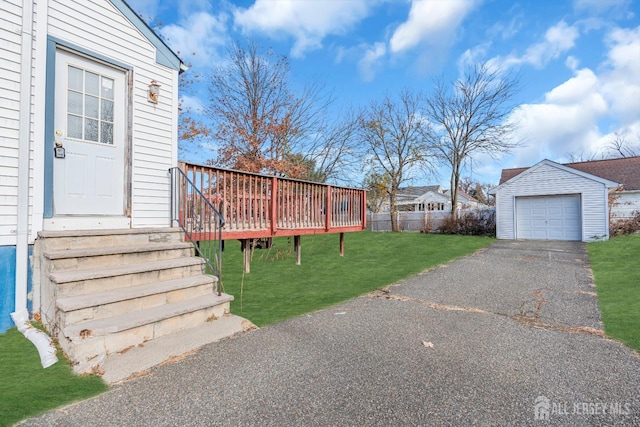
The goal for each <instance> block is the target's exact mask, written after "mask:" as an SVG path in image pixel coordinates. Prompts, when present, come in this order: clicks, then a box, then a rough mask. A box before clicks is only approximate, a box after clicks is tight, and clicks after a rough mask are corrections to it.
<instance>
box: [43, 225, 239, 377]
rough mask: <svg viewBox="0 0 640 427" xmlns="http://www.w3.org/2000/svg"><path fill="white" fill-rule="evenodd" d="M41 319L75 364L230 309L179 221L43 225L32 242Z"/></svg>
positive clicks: (86, 366)
mask: <svg viewBox="0 0 640 427" xmlns="http://www.w3.org/2000/svg"><path fill="white" fill-rule="evenodd" d="M34 272H36V273H37V274H38V275H39V278H40V285H41V286H40V289H41V295H40V301H41V309H40V310H41V315H42V319H43V322H44V323H45V325H46V326H47V327H48V328H49V330H50V332H51V333H52V335H53V336H54V337H55V338H56V339H57V340H58V342H59V344H60V346H61V347H62V349H63V350H64V351H65V353H66V354H67V356H68V357H69V359H70V360H71V361H72V363H73V365H74V370H75V371H76V372H101V371H102V366H103V365H104V363H105V361H106V360H107V359H108V358H109V357H110V356H111V355H116V354H121V353H123V352H126V351H128V350H129V349H131V348H133V347H137V346H143V345H145V343H147V342H150V341H153V340H157V339H159V338H160V337H166V336H169V335H171V334H174V333H176V332H177V331H181V330H186V329H190V328H194V327H197V326H199V325H203V324H206V323H210V322H215V321H216V319H220V318H222V317H224V316H225V314H227V313H228V312H229V303H230V301H232V300H233V297H232V296H230V295H225V294H222V295H221V296H218V294H217V292H216V283H217V280H218V279H217V277H214V276H211V275H208V274H206V271H205V263H204V261H203V260H202V259H201V258H198V257H196V256H195V254H194V249H193V247H192V246H191V244H189V243H185V242H184V239H183V235H182V233H181V232H179V231H177V230H176V229H169V228H168V229H146V230H145V229H135V230H93V231H92V230H83V231H77V232H73V231H64V232H42V233H40V234H39V238H38V239H37V240H36V245H35V247H34Z"/></svg>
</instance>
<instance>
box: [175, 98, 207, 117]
mask: <svg viewBox="0 0 640 427" xmlns="http://www.w3.org/2000/svg"><path fill="white" fill-rule="evenodd" d="M180 105H181V107H182V109H183V110H188V111H191V112H193V113H196V114H203V112H204V107H203V105H202V101H201V100H200V99H199V98H197V97H194V96H189V95H181V96H180Z"/></svg>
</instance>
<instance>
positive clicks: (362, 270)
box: [222, 231, 495, 326]
mask: <svg viewBox="0 0 640 427" xmlns="http://www.w3.org/2000/svg"><path fill="white" fill-rule="evenodd" d="M494 241H495V240H494V239H491V238H487V237H476V236H453V235H436V234H419V233H374V232H367V231H364V232H360V233H346V234H345V255H344V257H341V256H340V254H339V235H338V234H322V235H315V236H302V251H301V253H302V265H296V264H295V253H294V251H293V238H285V237H282V238H276V239H274V245H273V247H272V248H271V249H256V250H254V252H253V260H252V262H251V273H250V274H243V273H242V253H241V251H240V244H239V242H237V241H227V242H225V243H226V247H225V250H224V252H223V257H222V258H223V271H222V277H223V283H224V291H225V292H226V293H228V294H231V295H233V296H234V297H235V300H234V301H233V302H232V303H231V311H232V313H234V314H237V315H239V316H242V317H245V318H247V319H249V320H251V321H252V322H253V323H255V324H256V325H258V326H264V325H266V324H269V323H273V322H277V321H280V320H283V319H287V318H290V317H293V316H299V315H301V314H304V313H308V312H311V311H315V310H318V309H321V308H324V307H328V306H331V305H334V304H337V303H339V302H342V301H346V300H348V299H351V298H354V297H356V296H359V295H362V294H365V293H367V292H370V291H373V290H375V289H379V288H382V287H384V286H387V285H389V284H392V283H394V282H396V281H398V280H400V279H403V278H406V277H409V276H412V275H414V274H417V273H419V272H421V271H424V270H426V269H428V268H431V267H435V266H437V265H440V264H443V263H446V262H449V261H451V260H452V259H455V258H459V257H462V256H465V255H468V254H470V253H472V252H475V251H476V250H478V249H480V248H482V247H484V246H487V245H489V244H491V243H493V242H494Z"/></svg>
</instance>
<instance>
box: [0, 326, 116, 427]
mask: <svg viewBox="0 0 640 427" xmlns="http://www.w3.org/2000/svg"><path fill="white" fill-rule="evenodd" d="M58 358H60V360H59V361H58V363H56V364H55V365H53V366H51V367H49V368H47V369H43V368H42V365H41V364H40V356H39V355H38V350H36V348H35V346H34V345H33V344H32V343H31V342H30V341H28V340H27V339H26V338H25V337H24V336H23V335H22V334H21V333H20V332H18V330H17V329H16V328H12V329H9V331H7V333H6V334H1V335H0V426H10V425H13V424H15V423H16V422H18V421H20V420H23V419H25V418H29V417H32V416H35V415H38V414H40V413H42V412H46V411H48V410H51V409H54V408H56V407H58V406H62V405H65V404H68V403H71V402H74V401H77V400H82V399H86V398H88V397H91V396H94V395H96V394H99V393H101V392H103V391H105V390H107V388H108V387H107V385H106V384H105V383H104V382H103V381H102V380H101V379H100V378H98V377H96V376H78V375H75V374H74V373H73V372H72V371H71V367H70V366H69V365H68V364H67V363H65V360H64V359H63V358H62V357H61V354H60V352H58Z"/></svg>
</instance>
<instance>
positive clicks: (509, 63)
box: [129, 0, 640, 186]
mask: <svg viewBox="0 0 640 427" xmlns="http://www.w3.org/2000/svg"><path fill="white" fill-rule="evenodd" d="M129 4H130V5H131V7H132V8H133V9H134V10H135V11H136V12H138V13H140V14H141V15H142V16H143V17H145V18H156V19H159V20H160V21H161V22H162V26H161V30H160V32H161V33H162V35H163V36H164V37H165V38H166V40H167V43H168V44H169V46H171V47H172V48H173V49H174V50H175V51H176V52H178V53H179V54H180V56H181V57H182V58H183V60H184V61H185V62H190V63H191V64H192V72H197V73H199V74H205V75H206V74H207V73H209V72H210V70H211V66H212V65H213V64H216V63H219V62H220V61H222V60H223V59H224V52H225V49H226V47H227V46H228V43H229V42H230V41H231V40H233V39H238V38H242V37H249V38H251V39H253V40H255V41H258V42H259V43H261V44H262V45H266V46H272V47H273V49H274V50H275V51H276V52H278V53H282V54H286V55H287V56H289V58H290V61H291V69H292V75H293V78H294V79H295V80H296V81H298V82H301V83H302V82H305V81H310V80H314V79H320V80H322V81H324V82H325V86H326V88H327V89H331V90H333V91H334V93H335V94H336V95H337V98H338V103H339V104H341V105H342V106H344V107H354V108H358V107H361V106H366V105H367V104H368V102H369V101H370V100H372V99H379V98H381V97H382V96H384V94H386V93H390V94H394V93H397V92H399V91H400V90H401V89H402V88H405V87H406V88H411V89H416V90H421V91H424V92H425V93H427V94H428V93H429V92H430V90H431V87H432V82H433V78H434V76H441V77H443V78H444V79H446V80H455V79H456V78H457V77H458V76H459V75H460V70H461V69H462V67H464V65H465V64H469V63H474V62H489V63H491V64H494V65H497V66H501V67H503V68H504V69H508V70H512V71H514V72H518V73H519V74H520V76H521V84H522V87H523V89H522V91H521V92H520V93H519V94H518V96H517V98H516V99H514V101H515V105H516V108H515V109H514V111H513V113H512V115H513V118H516V119H517V120H518V123H519V128H518V131H517V133H516V135H514V137H515V138H518V140H521V141H523V143H524V145H523V146H522V147H520V148H518V149H516V150H515V151H514V152H513V153H512V154H510V155H505V156H503V157H502V158H501V159H499V160H493V159H491V158H489V157H487V156H478V157H476V158H475V159H474V161H473V162H472V164H471V165H469V166H468V167H467V170H466V171H465V173H464V174H463V175H464V176H469V175H471V176H473V177H474V178H475V179H477V180H479V181H481V182H487V183H496V184H497V182H498V180H499V176H500V171H501V169H502V168H508V167H521V166H530V165H533V164H535V163H537V162H539V161H540V160H542V159H545V158H547V159H550V160H553V161H559V162H566V161H568V160H569V157H568V155H569V154H570V153H573V154H577V155H580V154H584V155H585V156H586V155H590V154H592V153H601V152H602V151H603V150H604V147H605V146H606V144H607V143H608V141H609V140H610V139H611V137H612V135H613V133H614V132H618V133H620V134H622V135H626V136H627V138H628V139H629V140H630V141H632V142H634V143H636V145H640V141H639V140H640V1H639V0H633V1H632V0H573V1H562V0H549V1H542V0H539V1H535V0H527V1H521V2H517V1H513V0H510V1H505V0H413V1H410V0H252V1H248V0H247V1H218V0H211V1H204V0H192V1H174V0H129ZM192 54H195V55H192ZM200 93H202V94H203V95H202V96H203V98H202V99H199V98H198V97H193V98H188V99H185V102H186V103H188V104H190V105H192V106H194V107H196V108H197V107H198V105H200V104H202V103H206V91H201V92H200ZM189 156H194V158H187V159H186V160H196V159H202V158H205V159H207V158H211V157H213V153H211V154H209V153H203V152H200V153H193V154H190V155H189ZM426 181H429V182H426ZM447 182H448V172H447V171H446V169H443V170H441V173H440V176H437V177H431V178H427V179H426V180H425V179H424V178H420V179H417V180H416V181H415V182H414V183H413V184H414V185H425V184H429V183H442V184H443V185H445V186H447V185H446V183H447Z"/></svg>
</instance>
